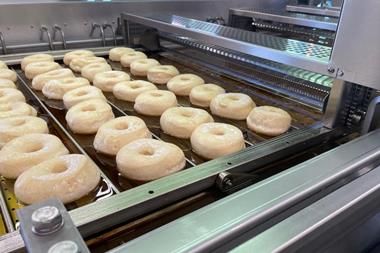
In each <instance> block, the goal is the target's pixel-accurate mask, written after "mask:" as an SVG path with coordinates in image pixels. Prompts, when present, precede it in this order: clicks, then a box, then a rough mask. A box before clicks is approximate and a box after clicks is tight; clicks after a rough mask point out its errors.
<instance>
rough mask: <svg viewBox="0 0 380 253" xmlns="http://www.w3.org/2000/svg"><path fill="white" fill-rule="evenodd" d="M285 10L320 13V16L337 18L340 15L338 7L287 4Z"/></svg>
mask: <svg viewBox="0 0 380 253" xmlns="http://www.w3.org/2000/svg"><path fill="white" fill-rule="evenodd" d="M286 10H287V11H290V12H299V13H307V14H313V15H320V16H330V17H335V18H339V16H340V8H339V9H338V8H336V7H335V8H329V7H325V8H319V7H313V6H309V5H287V6H286Z"/></svg>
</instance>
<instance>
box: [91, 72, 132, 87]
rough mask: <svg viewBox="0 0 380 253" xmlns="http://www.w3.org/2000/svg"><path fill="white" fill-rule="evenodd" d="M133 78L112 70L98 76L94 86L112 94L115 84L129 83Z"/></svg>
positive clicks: (95, 78)
mask: <svg viewBox="0 0 380 253" xmlns="http://www.w3.org/2000/svg"><path fill="white" fill-rule="evenodd" d="M130 79H131V78H130V77H129V75H128V74H127V73H125V72H123V71H118V70H112V71H106V72H103V73H99V74H96V75H95V77H94V82H93V83H94V86H95V87H98V88H99V89H101V90H102V91H108V92H112V89H113V87H114V86H115V84H117V83H120V82H123V81H129V80H130Z"/></svg>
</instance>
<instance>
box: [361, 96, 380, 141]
mask: <svg viewBox="0 0 380 253" xmlns="http://www.w3.org/2000/svg"><path fill="white" fill-rule="evenodd" d="M379 113H380V96H377V97H374V98H373V99H372V101H371V103H370V104H369V106H368V110H367V112H366V114H365V119H364V122H363V127H362V134H366V133H368V132H370V131H371V130H374V128H375V123H376V122H379V121H380V115H379Z"/></svg>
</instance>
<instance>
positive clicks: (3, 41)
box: [0, 32, 7, 54]
mask: <svg viewBox="0 0 380 253" xmlns="http://www.w3.org/2000/svg"><path fill="white" fill-rule="evenodd" d="M0 43H1V48H2V51H3V54H7V44H6V43H5V39H4V35H3V33H2V32H0Z"/></svg>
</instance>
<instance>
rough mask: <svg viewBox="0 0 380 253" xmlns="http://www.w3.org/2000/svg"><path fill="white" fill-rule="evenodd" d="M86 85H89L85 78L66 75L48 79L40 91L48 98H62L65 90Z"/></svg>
mask: <svg viewBox="0 0 380 253" xmlns="http://www.w3.org/2000/svg"><path fill="white" fill-rule="evenodd" d="M88 85H90V82H89V81H88V80H87V79H86V78H83V77H67V78H63V79H57V80H50V81H48V82H47V83H46V84H45V85H44V87H43V88H42V93H43V94H44V96H45V97H47V98H49V99H59V100H62V98H63V95H64V94H65V93H66V92H68V91H71V90H74V89H76V88H79V87H83V86H88Z"/></svg>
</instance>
